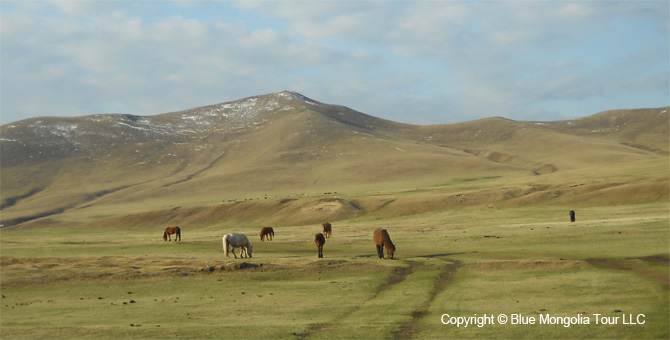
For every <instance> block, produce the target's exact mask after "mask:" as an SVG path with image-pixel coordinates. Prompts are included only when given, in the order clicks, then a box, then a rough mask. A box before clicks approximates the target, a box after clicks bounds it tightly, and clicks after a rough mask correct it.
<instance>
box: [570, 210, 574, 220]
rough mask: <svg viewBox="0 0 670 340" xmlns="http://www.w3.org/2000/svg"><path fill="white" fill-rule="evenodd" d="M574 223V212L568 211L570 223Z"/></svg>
mask: <svg viewBox="0 0 670 340" xmlns="http://www.w3.org/2000/svg"><path fill="white" fill-rule="evenodd" d="M574 221H575V211H574V210H570V222H574Z"/></svg>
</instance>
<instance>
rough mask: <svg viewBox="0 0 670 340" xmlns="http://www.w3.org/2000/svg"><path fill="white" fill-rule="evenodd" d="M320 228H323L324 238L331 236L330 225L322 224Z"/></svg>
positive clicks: (331, 229)
mask: <svg viewBox="0 0 670 340" xmlns="http://www.w3.org/2000/svg"><path fill="white" fill-rule="evenodd" d="M321 228H323V235H324V236H325V237H326V238H329V237H331V236H332V235H333V226H332V225H331V224H330V223H328V222H326V223H322V224H321Z"/></svg>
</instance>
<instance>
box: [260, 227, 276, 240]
mask: <svg viewBox="0 0 670 340" xmlns="http://www.w3.org/2000/svg"><path fill="white" fill-rule="evenodd" d="M274 236H275V231H274V229H272V227H263V228H261V241H265V239H267V240H268V241H272V238H273V237H274Z"/></svg>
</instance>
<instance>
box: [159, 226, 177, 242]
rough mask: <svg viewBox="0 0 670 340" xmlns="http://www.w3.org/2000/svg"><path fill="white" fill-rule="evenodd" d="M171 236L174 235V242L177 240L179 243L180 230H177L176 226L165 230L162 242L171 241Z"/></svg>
mask: <svg viewBox="0 0 670 340" xmlns="http://www.w3.org/2000/svg"><path fill="white" fill-rule="evenodd" d="M172 234H175V237H174V241H175V242H177V240H179V241H180V242H181V229H179V227H177V226H174V227H167V228H165V232H164V233H163V241H165V242H167V241H168V240H169V241H172V237H170V235H172Z"/></svg>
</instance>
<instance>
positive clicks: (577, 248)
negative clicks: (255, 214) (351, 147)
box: [0, 202, 670, 339]
mask: <svg viewBox="0 0 670 340" xmlns="http://www.w3.org/2000/svg"><path fill="white" fill-rule="evenodd" d="M566 209H567V208H566V207H560V206H548V207H525V208H516V209H498V208H488V207H486V206H484V207H481V206H479V207H472V208H467V209H461V210H458V211H445V212H429V213H425V214H420V215H414V216H405V217H397V218H387V219H365V218H361V219H353V220H348V221H340V222H336V223H333V226H334V231H333V237H332V238H329V239H328V240H327V242H326V245H325V248H324V254H325V258H324V259H317V257H316V247H315V246H314V243H313V237H314V233H315V232H317V231H318V229H319V226H318V225H292V226H277V227H275V231H276V235H275V236H276V237H275V239H274V241H272V242H260V241H259V240H258V236H257V232H258V230H259V229H260V228H257V227H252V226H240V227H234V226H209V227H202V228H183V232H182V233H183V234H182V242H181V243H174V242H167V243H166V242H163V240H162V231H161V230H160V229H159V230H148V229H144V230H142V229H140V230H133V228H132V226H127V227H125V228H116V229H107V228H98V229H90V228H86V227H80V228H77V227H73V228H70V229H68V230H67V231H65V232H64V231H63V229H61V228H43V229H17V230H3V231H2V233H0V237H1V238H0V246H1V249H2V267H1V270H2V272H1V274H2V275H1V276H0V280H1V281H0V282H1V283H2V294H3V295H4V297H3V298H2V303H1V305H0V312H1V316H2V317H1V319H0V326H1V332H2V333H1V334H0V336H2V338H3V339H15V338H32V339H40V338H45V337H48V338H75V339H90V338H110V339H116V338H137V339H158V338H160V339H164V338H193V339H201V338H202V339H205V338H212V339H219V338H376V339H378V338H389V339H390V338H418V339H435V338H496V339H499V338H507V339H516V338H544V339H555V338H568V337H569V338H610V339H624V338H640V339H658V338H667V337H668V336H669V335H670V333H669V331H668V320H669V318H670V313H669V308H668V305H669V303H670V302H669V301H668V277H669V276H670V273H669V271H668V255H669V253H670V251H669V249H668V244H670V237H669V236H670V235H669V233H670V232H669V230H668V223H669V222H670V218H669V217H668V211H667V203H665V202H659V203H651V204H641V205H627V206H612V207H590V208H585V209H582V210H579V211H578V215H577V218H578V221H577V223H574V224H573V223H570V222H568V221H566V220H568V218H567V210H566ZM538 216H542V218H538ZM380 227H383V228H386V229H387V230H389V233H390V234H391V237H392V239H393V241H394V243H395V244H396V246H397V252H396V254H395V255H396V258H397V259H396V260H393V261H390V260H384V261H382V260H379V259H377V258H376V253H375V248H374V244H373V243H372V232H373V231H374V229H376V228H380ZM224 231H225V232H228V231H236V232H244V233H247V234H248V235H249V236H250V238H251V240H252V243H253V245H254V249H253V250H254V252H253V255H254V257H253V258H252V259H246V260H239V259H238V260H234V259H232V257H231V258H230V259H226V258H225V256H224V255H223V252H222V249H221V236H222V234H223V232H224ZM243 261H246V262H249V263H253V264H256V265H262V266H260V267H256V268H250V269H239V270H221V269H220V267H221V266H228V267H229V268H231V266H230V264H232V263H236V262H237V263H240V262H243ZM207 266H212V267H214V268H216V270H214V271H213V272H209V271H208V270H205V269H206V268H208V267H207ZM128 292H131V294H128ZM131 299H132V300H134V301H135V302H136V303H130V300H131ZM123 302H126V303H127V304H123ZM485 313H486V314H489V315H491V314H493V315H496V316H497V315H500V314H505V315H508V316H511V315H512V314H521V315H522V316H525V317H531V316H533V317H536V318H539V315H541V314H549V315H551V316H561V317H563V316H569V317H574V316H577V315H586V316H588V317H589V318H590V321H591V324H589V325H572V326H570V327H564V326H562V325H538V324H536V325H510V324H507V325H499V324H495V325H487V326H485V327H476V326H470V327H467V328H465V327H455V326H453V325H443V324H442V322H441V316H442V315H443V314H449V315H452V316H462V317H468V316H473V315H475V314H477V315H483V314H485ZM580 313H582V314H580ZM593 314H602V315H603V316H620V317H623V316H627V315H629V314H632V315H633V316H634V317H635V316H637V315H638V314H644V315H645V321H646V322H645V324H644V325H622V324H619V325H610V326H606V325H595V324H594V322H595V316H593ZM131 324H133V326H131Z"/></svg>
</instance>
